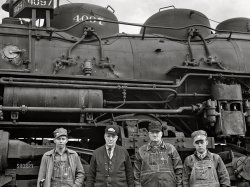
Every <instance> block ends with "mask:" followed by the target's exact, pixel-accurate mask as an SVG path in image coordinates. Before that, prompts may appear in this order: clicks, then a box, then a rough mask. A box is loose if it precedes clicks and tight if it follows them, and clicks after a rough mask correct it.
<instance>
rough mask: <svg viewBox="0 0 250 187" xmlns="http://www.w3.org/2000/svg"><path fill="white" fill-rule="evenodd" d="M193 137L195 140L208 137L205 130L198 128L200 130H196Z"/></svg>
mask: <svg viewBox="0 0 250 187" xmlns="http://www.w3.org/2000/svg"><path fill="white" fill-rule="evenodd" d="M191 137H192V138H193V140H194V142H196V141H198V140H204V139H206V138H207V133H206V131H204V130H198V131H194V132H193V133H192V134H191Z"/></svg>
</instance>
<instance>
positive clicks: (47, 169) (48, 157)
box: [37, 149, 84, 187]
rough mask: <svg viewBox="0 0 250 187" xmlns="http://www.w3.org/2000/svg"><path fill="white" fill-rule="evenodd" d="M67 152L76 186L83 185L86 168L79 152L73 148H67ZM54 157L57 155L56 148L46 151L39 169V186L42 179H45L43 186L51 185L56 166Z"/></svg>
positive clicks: (48, 186) (80, 186)
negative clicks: (84, 168)
mask: <svg viewBox="0 0 250 187" xmlns="http://www.w3.org/2000/svg"><path fill="white" fill-rule="evenodd" d="M66 152H67V154H68V159H69V165H70V168H71V169H72V173H73V181H74V187H82V184H83V180H84V170H83V166H82V164H81V161H80V158H79V156H78V154H77V153H76V152H75V151H73V150H70V149H67V150H66ZM54 157H55V150H54V149H53V150H51V151H48V152H46V153H44V155H43V157H42V161H41V165H40V169H39V174H38V180H37V187H39V186H40V181H41V180H42V179H45V181H44V183H43V187H50V186H51V178H52V174H53V168H54Z"/></svg>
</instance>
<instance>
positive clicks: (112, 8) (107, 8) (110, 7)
mask: <svg viewBox="0 0 250 187" xmlns="http://www.w3.org/2000/svg"><path fill="white" fill-rule="evenodd" d="M108 8H110V9H111V10H112V12H113V13H115V10H114V9H113V8H112V7H111V6H110V5H108V6H107V9H108Z"/></svg>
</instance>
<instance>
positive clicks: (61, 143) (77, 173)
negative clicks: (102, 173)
mask: <svg viewBox="0 0 250 187" xmlns="http://www.w3.org/2000/svg"><path fill="white" fill-rule="evenodd" d="M54 143H55V148H54V149H53V150H51V151H48V152H46V153H44V155H43V157H42V161H41V165H40V170H39V174H38V180H37V187H40V186H41V181H42V182H43V187H82V184H83V180H84V170H83V167H82V164H81V161H80V158H79V156H78V155H77V153H76V152H75V151H73V150H70V149H68V148H67V147H66V144H67V143H68V133H67V130H66V129H64V128H58V129H56V130H55V131H54Z"/></svg>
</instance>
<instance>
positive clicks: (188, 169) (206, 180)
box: [183, 130, 230, 187]
mask: <svg viewBox="0 0 250 187" xmlns="http://www.w3.org/2000/svg"><path fill="white" fill-rule="evenodd" d="M191 136H192V138H193V145H194V147H195V149H196V151H195V153H194V154H192V155H190V156H188V157H187V158H186V159H185V162H184V169H183V186H184V187H226V186H230V178H229V174H228V172H227V169H226V166H225V164H224V162H223V161H222V159H221V157H220V156H219V155H217V154H215V153H211V152H209V151H208V150H207V145H208V140H207V133H206V132H205V131H203V130H198V131H195V132H193V133H192V135H191Z"/></svg>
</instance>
